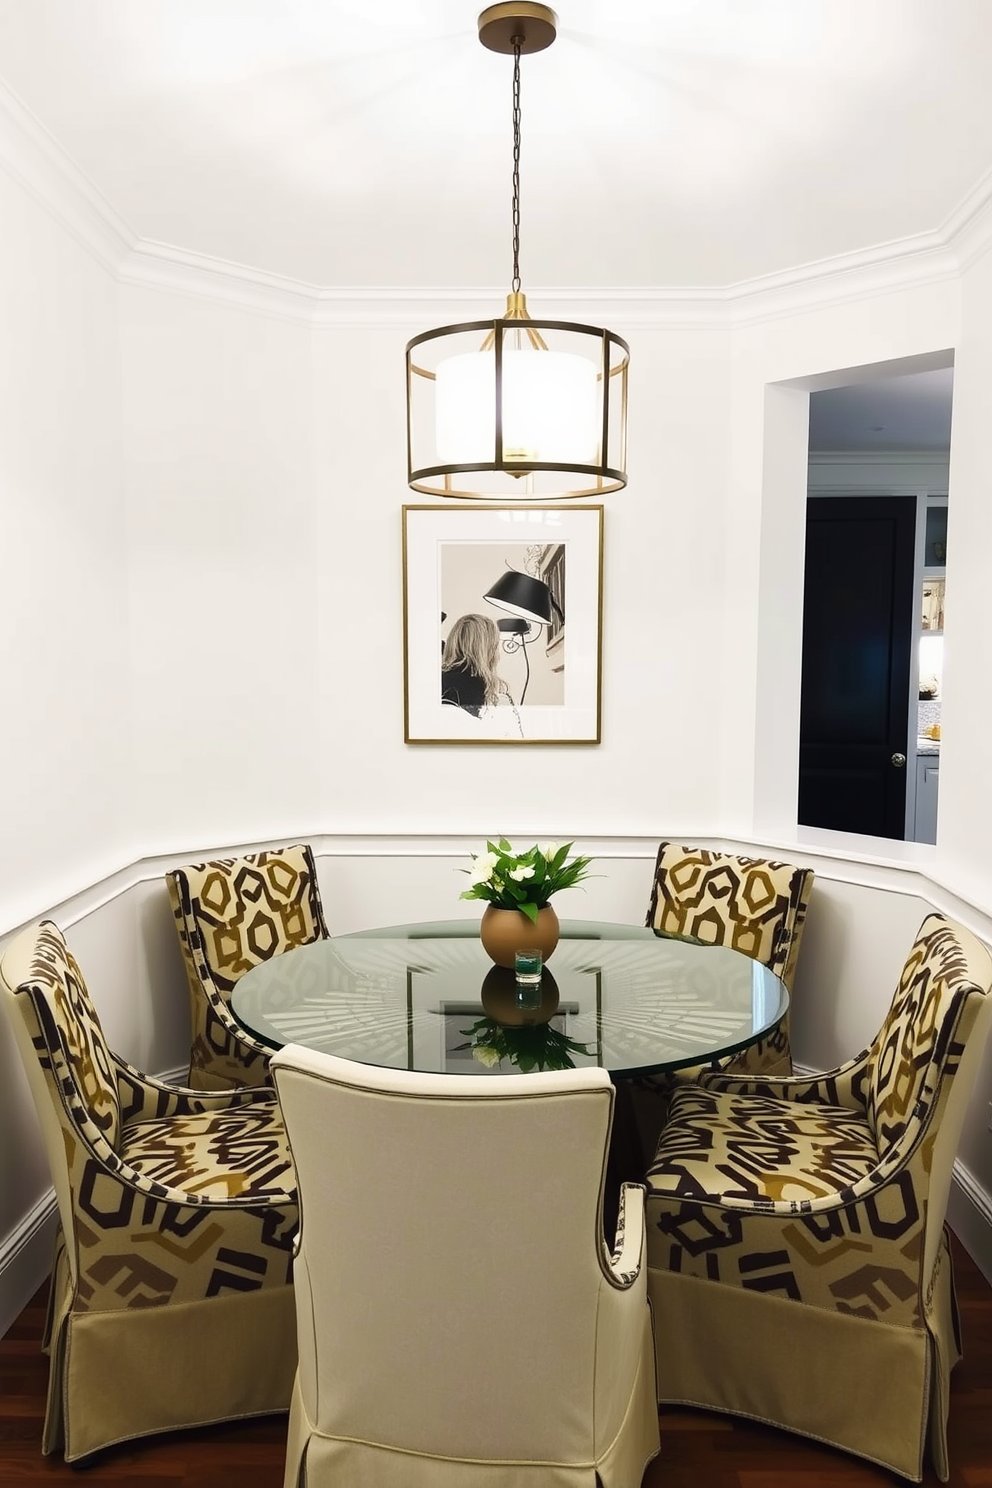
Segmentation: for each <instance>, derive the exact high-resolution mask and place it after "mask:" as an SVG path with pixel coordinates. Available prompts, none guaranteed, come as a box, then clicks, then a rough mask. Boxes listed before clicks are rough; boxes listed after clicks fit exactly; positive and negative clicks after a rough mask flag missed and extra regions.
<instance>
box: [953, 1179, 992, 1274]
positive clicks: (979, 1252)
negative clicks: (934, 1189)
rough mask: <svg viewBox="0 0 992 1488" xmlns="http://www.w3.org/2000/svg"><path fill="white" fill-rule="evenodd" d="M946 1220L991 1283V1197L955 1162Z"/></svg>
mask: <svg viewBox="0 0 992 1488" xmlns="http://www.w3.org/2000/svg"><path fill="white" fill-rule="evenodd" d="M947 1223H948V1224H949V1225H950V1227H951V1229H952V1230H953V1231H954V1233H955V1235H957V1237H958V1239H959V1240H960V1241H961V1244H962V1245H963V1246H964V1248H965V1250H966V1251H967V1252H968V1254H969V1255H970V1256H971V1259H972V1260H973V1261H974V1263H975V1265H976V1266H977V1267H978V1269H979V1271H981V1273H982V1275H983V1276H984V1277H985V1280H986V1281H987V1282H988V1283H989V1285H990V1286H992V1199H990V1198H989V1195H988V1194H987V1193H986V1192H985V1190H984V1189H983V1188H980V1187H979V1185H978V1184H977V1183H976V1182H975V1180H974V1178H973V1177H972V1175H971V1173H970V1172H969V1171H968V1169H967V1168H966V1167H965V1166H964V1164H963V1163H959V1162H956V1163H955V1164H954V1179H953V1181H952V1183H951V1191H950V1193H949V1195H948V1198H947Z"/></svg>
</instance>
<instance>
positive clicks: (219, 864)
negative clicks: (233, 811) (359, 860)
mask: <svg viewBox="0 0 992 1488" xmlns="http://www.w3.org/2000/svg"><path fill="white" fill-rule="evenodd" d="M166 881H167V883H168V886H169V897H170V899H171V901H172V909H173V913H174V915H175V917H176V928H177V929H178V932H179V942H180V945H181V946H182V950H183V957H184V959H185V961H186V969H187V974H188V976H189V979H190V985H191V988H194V987H197V984H201V985H203V986H206V987H208V988H209V989H211V990H212V991H214V992H215V993H216V994H217V996H218V997H220V998H221V999H222V1000H223V1001H224V1002H226V1003H229V1002H230V1000H231V991H232V989H233V988H234V985H235V983H236V982H237V981H238V980H239V979H240V978H241V977H243V976H244V974H245V972H246V971H250V970H251V968H252V967H253V966H258V965H259V964H260V963H261V962H262V961H268V960H269V959H270V957H272V956H277V955H279V954H280V953H281V952H282V951H288V950H292V949H293V947H294V946H301V945H309V944H310V942H311V941H314V940H321V939H324V938H326V936H327V926H326V925H325V923H324V911H323V907H322V905H321V902H320V890H319V888H318V886H317V873H316V869H315V867H314V861H313V853H312V852H311V850H310V848H309V847H307V846H305V845H303V844H298V845H297V846H294V847H281V848H273V849H271V850H268V851H265V852H257V853H248V854H247V855H246V856H245V857H243V858H217V859H215V861H214V862H212V863H191V864H189V866H188V867H185V868H173V869H172V870H171V871H170V872H169V873H167V874H166ZM197 989H198V988H197Z"/></svg>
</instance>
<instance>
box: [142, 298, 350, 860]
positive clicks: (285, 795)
mask: <svg viewBox="0 0 992 1488" xmlns="http://www.w3.org/2000/svg"><path fill="white" fill-rule="evenodd" d="M121 314H122V333H121V348H122V349H121V359H122V366H123V381H124V445H123V452H124V480H125V487H126V492H127V501H128V516H129V522H130V541H129V552H128V573H129V577H130V626H129V637H130V643H131V653H130V655H131V668H132V678H131V699H130V707H131V712H132V717H133V728H134V738H135V761H136V779H135V800H134V811H135V820H136V822H137V823H140V831H141V841H142V851H143V852H147V851H149V850H154V851H163V850H168V849H169V848H171V847H178V846H180V845H181V846H183V847H184V848H190V849H193V850H195V849H196V848H197V846H198V845H199V844H201V843H211V842H223V841H235V840H239V839H241V838H243V837H244V836H245V835H246V830H247V834H249V835H252V836H261V837H265V836H268V835H270V834H272V833H277V834H278V833H281V832H283V831H285V830H286V829H287V828H289V829H290V830H293V829H300V828H307V827H309V826H310V825H311V824H312V821H313V815H314V810H313V803H314V801H315V800H316V798H317V796H318V794H319V789H320V787H319V781H320V778H321V775H322V770H323V762H322V758H321V754H320V751H319V749H318V747H317V742H318V739H317V719H318V711H319V707H320V697H321V694H322V692H323V690H324V687H325V686H328V685H333V674H328V673H326V672H325V671H324V667H323V660H322V658H321V655H320V652H319V648H318V642H317V630H316V617H317V612H318V602H319V591H320V588H321V586H322V585H323V584H324V582H325V576H324V565H325V561H326V556H327V555H326V553H323V552H322V551H321V548H320V544H319V542H318V532H319V520H318V512H317V502H316V499H315V495H314V482H313V455H312V435H313V422H312V421H313V416H314V410H313V404H312V381H313V379H312V369H311V347H310V332H309V330H308V329H307V328H306V327H303V326H300V325H299V324H295V323H293V322H291V321H287V320H280V319H277V318H275V317H272V316H267V315H261V314H255V313H250V312H248V311H246V310H244V309H240V308H238V309H234V308H231V307H230V306H227V305H217V304H212V303H210V302H209V301H208V300H203V299H194V298H191V297H189V296H184V295H176V294H168V293H164V292H155V291H149V290H144V289H138V288H127V289H125V290H124V291H123V293H122V305H121ZM323 416H324V417H331V418H332V417H333V410H326V411H325V412H324V415H323ZM246 808H247V809H246Z"/></svg>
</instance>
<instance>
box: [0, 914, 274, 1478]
mask: <svg viewBox="0 0 992 1488" xmlns="http://www.w3.org/2000/svg"><path fill="white" fill-rule="evenodd" d="M0 997H2V1000H3V1001H4V1003H5V1004H6V1008H7V1012H8V1014H9V1016H10V1020H11V1024H12V1026H13V1030H14V1035H15V1038H16V1040H17V1043H18V1046H19V1049H20V1053H21V1057H22V1059H23V1062H24V1067H25V1071H26V1073H27V1078H28V1083H29V1085H30V1087H31V1091H32V1095H33V1097H34V1101H35V1105H36V1107H37V1110H38V1116H39V1120H40V1124H41V1129H42V1133H43V1136H44V1140H45V1145H46V1148H47V1151H48V1161H49V1164H50V1167H51V1174H52V1182H53V1185H54V1188H55V1195H56V1199H57V1202H58V1209H59V1219H60V1232H59V1239H58V1243H57V1246H56V1254H55V1265H54V1269H53V1272H52V1278H51V1283H50V1285H51V1302H50V1328H49V1337H48V1344H49V1347H48V1352H49V1356H50V1366H49V1385H48V1409H47V1413H46V1417H45V1425H44V1431H43V1436H42V1450H43V1451H44V1452H45V1453H49V1452H52V1451H55V1450H56V1449H57V1448H59V1447H60V1446H61V1447H63V1448H64V1453H65V1460H66V1461H67V1462H74V1461H76V1460H77V1459H79V1458H82V1457H86V1456H88V1455H89V1454H91V1453H93V1452H96V1451H98V1450H100V1449H101V1448H102V1447H106V1446H109V1445H111V1444H112V1443H114V1442H120V1441H126V1440H128V1439H130V1438H132V1437H138V1436H145V1435H148V1434H150V1433H152V1432H157V1431H167V1430H173V1429H177V1428H180V1427H186V1426H198V1425H205V1424H207V1423H210V1422H214V1421H223V1420H228V1419H231V1418H234V1417H242V1416H251V1415H257V1414H261V1413H264V1412H270V1411H278V1410H286V1409H287V1408H288V1406H289V1401H290V1393H291V1389H292V1383H293V1375H294V1371H295V1367H296V1327H295V1311H294V1300H293V1287H292V1247H293V1241H294V1238H295V1234H296V1230H297V1224H298V1211H297V1201H296V1192H295V1176H294V1173H293V1167H292V1160H291V1158H290V1155H289V1148H288V1145H287V1141H286V1132H285V1127H284V1126H283V1122H282V1118H281V1116H280V1113H279V1107H278V1103H277V1101H276V1097H275V1092H274V1091H273V1090H272V1089H271V1087H267V1088H264V1089H249V1090H242V1091H236V1092H227V1093H223V1094H220V1093H213V1094H210V1093H206V1092H197V1091H192V1090H187V1089H185V1088H182V1087H178V1086H172V1085H167V1084H165V1083H163V1082H161V1081H159V1080H156V1079H153V1078H152V1077H151V1076H149V1075H144V1074H142V1073H140V1072H139V1071H138V1070H136V1069H134V1068H133V1066H131V1065H130V1064H128V1063H127V1062H126V1061H125V1060H123V1059H121V1058H120V1057H119V1056H118V1055H115V1054H113V1053H111V1051H110V1049H109V1048H108V1047H107V1043H106V1040H105V1038H104V1035H103V1032H102V1029H101V1027H100V1022H99V1019H98V1017H97V1014H96V1011H95V1009H94V1007H93V1003H92V1001H91V1000H90V996H89V993H88V991H87V988H86V984H85V982H84V980H83V977H82V973H81V972H80V970H79V967H78V965H77V964H76V961H75V959H74V957H73V956H72V954H71V952H70V951H69V949H68V947H67V946H66V943H65V940H64V938H63V936H62V934H61V932H60V931H59V930H58V928H57V926H55V925H54V924H52V923H51V922H50V921H45V922H42V923H41V924H39V925H35V926H33V927H31V928H30V929H28V930H25V931H23V932H22V933H21V934H20V935H19V936H17V937H16V938H15V939H14V940H13V941H11V942H10V944H9V945H8V946H7V947H6V949H5V951H4V954H3V957H2V960H0Z"/></svg>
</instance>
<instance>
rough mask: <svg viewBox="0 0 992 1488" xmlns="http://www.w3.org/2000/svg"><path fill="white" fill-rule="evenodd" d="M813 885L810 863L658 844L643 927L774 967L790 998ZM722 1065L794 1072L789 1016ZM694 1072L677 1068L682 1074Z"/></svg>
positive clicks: (753, 1071) (686, 1076) (689, 1076)
mask: <svg viewBox="0 0 992 1488" xmlns="http://www.w3.org/2000/svg"><path fill="white" fill-rule="evenodd" d="M812 890H813V870H812V869H811V868H797V867H795V866H794V865H793V864H792V863H779V862H775V861H774V860H772V859H770V858H742V857H734V856H732V855H731V854H729V853H720V852H711V851H710V850H709V849H708V848H702V847H680V846H678V845H677V844H676V843H674V842H662V843H661V844H660V846H659V848H658V856H657V859H656V861H655V868H654V881H653V883H652V886H651V898H650V901H649V903H648V912H647V917H646V920H645V924H646V925H648V926H649V927H650V928H651V929H652V930H654V932H655V934H656V935H672V936H677V937H679V938H681V939H683V940H695V941H699V942H701V943H703V944H706V945H720V946H729V947H730V949H731V950H734V951H740V952H741V953H742V954H743V955H745V956H750V957H751V958H752V960H754V961H760V962H761V963H762V965H763V966H767V967H768V969H769V971H772V972H774V974H775V975H776V976H777V977H779V978H780V980H781V981H783V982H784V983H785V986H786V988H787V990H788V992H789V995H790V997H791V995H792V990H793V986H794V983H795V976H796V966H797V963H798V961H799V947H800V945H801V943H802V936H803V928H804V926H805V923H806V912H807V910H808V908H809V900H810V894H811V893H812ZM719 1067H721V1068H726V1069H732V1070H740V1071H742V1072H747V1073H749V1074H762V1073H763V1074H780V1075H791V1074H792V1045H791V1040H790V1035H789V1014H788V1013H786V1015H785V1017H784V1018H783V1019H782V1020H781V1022H780V1023H779V1024H778V1025H777V1026H776V1027H775V1028H774V1029H772V1030H771V1032H770V1033H768V1034H766V1035H765V1037H764V1038H763V1039H760V1040H759V1041H758V1042H757V1043H756V1044H752V1045H751V1046H750V1048H747V1049H743V1050H741V1051H740V1052H739V1053H737V1054H733V1055H731V1056H730V1057H729V1058H728V1059H727V1060H724V1061H722V1062H721V1063H720V1066H719ZM695 1073H696V1072H695V1071H691V1072H690V1071H682V1072H680V1078H681V1079H682V1080H686V1079H692V1078H694V1076H695Z"/></svg>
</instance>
